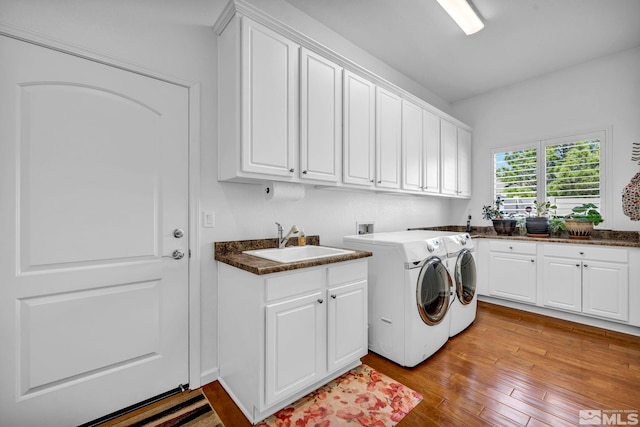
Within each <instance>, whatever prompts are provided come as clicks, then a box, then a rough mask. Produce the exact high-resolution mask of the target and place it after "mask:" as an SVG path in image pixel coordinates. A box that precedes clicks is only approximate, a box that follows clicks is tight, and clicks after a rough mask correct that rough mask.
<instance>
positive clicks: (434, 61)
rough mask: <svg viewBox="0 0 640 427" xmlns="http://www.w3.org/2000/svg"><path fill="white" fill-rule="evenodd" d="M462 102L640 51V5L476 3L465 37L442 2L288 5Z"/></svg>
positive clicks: (309, 0) (626, 1)
mask: <svg viewBox="0 0 640 427" xmlns="http://www.w3.org/2000/svg"><path fill="white" fill-rule="evenodd" d="M286 1H287V2H288V3H290V4H291V5H293V6H295V7H296V8H298V9H300V10H302V11H303V12H304V13H306V14H307V15H309V16H311V17H313V18H315V19H316V20H318V21H320V22H321V23H323V24H324V25H325V26H327V27H329V28H330V29H332V30H333V31H335V32H336V33H338V34H340V35H341V36H343V37H344V38H346V39H347V40H349V41H351V42H352V43H354V44H356V45H357V46H359V47H361V48H362V49H364V50H366V51H368V52H369V53H371V54H372V55H374V56H375V57H377V58H378V59H380V60H382V61H384V62H386V63H387V64H389V65H390V66H392V67H393V68H395V69H397V70H398V71H400V72H402V73H404V74H405V75H407V76H409V77H410V78H412V79H413V80H415V81H416V82H418V83H419V84H421V85H422V86H424V87H425V88H427V89H429V90H430V91H432V92H433V93H435V94H437V95H439V96H440V97H441V98H443V99H445V100H447V101H449V102H455V101H458V100H462V99H466V98H469V97H472V96H475V95H478V94H481V93H485V92H488V91H492V90H495V89H497V88H500V87H503V86H506V85H510V84H513V83H517V82H521V81H524V80H527V79H530V78H533V77H536V76H540V75H542V74H545V73H549V72H553V71H556V70H559V69H562V68H566V67H569V66H572V65H577V64H580V63H583V62H586V61H589V60H591V59H594V58H598V57H601V56H604V55H608V54H611V53H615V52H619V51H622V50H625V49H630V48H633V47H636V46H640V0H473V5H474V7H475V8H476V9H477V10H478V12H479V13H480V15H481V16H482V20H483V21H484V23H485V28H484V29H483V30H481V31H480V32H478V33H476V34H474V35H471V36H465V35H464V33H463V32H462V30H460V29H459V28H458V27H457V25H456V24H455V23H454V22H453V21H452V20H451V19H450V18H449V16H448V15H447V14H446V12H444V10H443V9H442V8H441V7H440V5H439V4H438V3H437V1H436V0H286Z"/></svg>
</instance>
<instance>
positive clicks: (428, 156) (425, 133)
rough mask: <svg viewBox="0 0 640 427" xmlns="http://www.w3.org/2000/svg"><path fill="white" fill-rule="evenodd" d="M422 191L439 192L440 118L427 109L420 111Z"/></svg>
mask: <svg viewBox="0 0 640 427" xmlns="http://www.w3.org/2000/svg"><path fill="white" fill-rule="evenodd" d="M422 140H423V143H424V156H423V165H424V167H423V177H424V179H423V188H422V189H423V191H425V192H428V193H439V192H440V118H439V117H438V116H436V115H435V114H431V113H429V112H428V111H423V112H422Z"/></svg>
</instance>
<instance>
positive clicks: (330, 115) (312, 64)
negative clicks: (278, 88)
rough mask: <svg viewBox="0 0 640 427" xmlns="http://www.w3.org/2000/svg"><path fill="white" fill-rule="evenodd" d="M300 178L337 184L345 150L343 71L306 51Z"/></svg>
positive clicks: (303, 63)
mask: <svg viewBox="0 0 640 427" xmlns="http://www.w3.org/2000/svg"><path fill="white" fill-rule="evenodd" d="M300 61H301V73H300V177H301V178H308V179H314V180H319V181H330V182H337V181H338V180H339V175H340V163H341V148H342V67H340V66H338V65H336V64H334V63H333V62H331V61H329V60H328V59H325V58H323V57H321V56H319V55H316V54H315V53H313V52H311V51H309V50H307V49H302V51H301V58H300Z"/></svg>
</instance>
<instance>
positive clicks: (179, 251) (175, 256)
mask: <svg viewBox="0 0 640 427" xmlns="http://www.w3.org/2000/svg"><path fill="white" fill-rule="evenodd" d="M162 258H173V259H182V258H184V251H183V250H182V249H176V250H175V251H173V252H172V253H171V255H165V256H163V257H162Z"/></svg>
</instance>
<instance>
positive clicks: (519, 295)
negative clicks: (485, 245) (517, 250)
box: [489, 252, 537, 304]
mask: <svg viewBox="0 0 640 427" xmlns="http://www.w3.org/2000/svg"><path fill="white" fill-rule="evenodd" d="M489 274H490V283H489V289H490V293H491V295H495V296H498V297H502V298H509V299H512V300H516V301H521V302H526V303H531V304H535V303H536V283H537V282H536V262H535V256H534V255H518V254H506V253H500V252H491V254H490V258H489Z"/></svg>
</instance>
